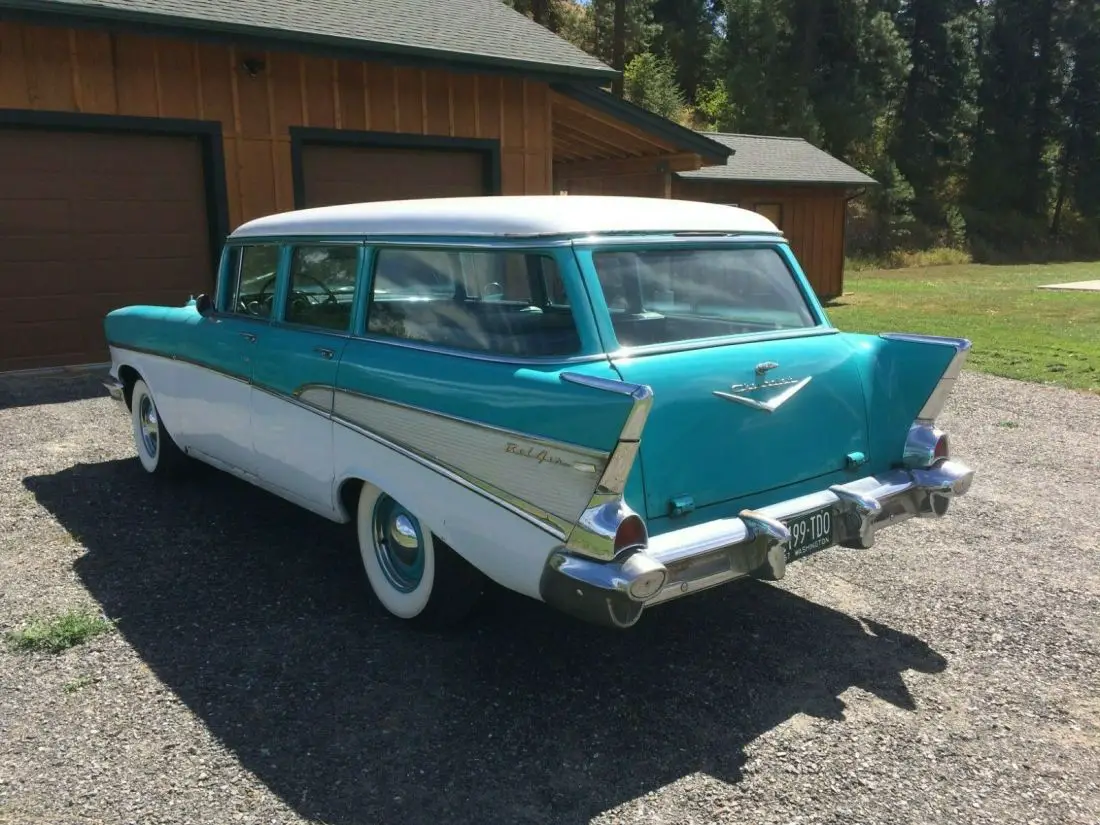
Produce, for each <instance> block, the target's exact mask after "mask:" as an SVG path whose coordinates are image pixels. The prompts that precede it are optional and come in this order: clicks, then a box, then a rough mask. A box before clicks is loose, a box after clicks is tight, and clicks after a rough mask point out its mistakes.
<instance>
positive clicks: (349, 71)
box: [276, 60, 368, 134]
mask: <svg viewBox="0 0 1100 825" xmlns="http://www.w3.org/2000/svg"><path fill="white" fill-rule="evenodd" d="M336 89H337V92H338V93H339V97H340V128H341V129H356V130H360V131H366V130H367V128H368V126H367V101H366V98H365V97H364V95H363V64H362V63H358V62H355V61H352V60H341V61H339V62H338V63H337V64H336ZM276 134H278V133H276Z"/></svg>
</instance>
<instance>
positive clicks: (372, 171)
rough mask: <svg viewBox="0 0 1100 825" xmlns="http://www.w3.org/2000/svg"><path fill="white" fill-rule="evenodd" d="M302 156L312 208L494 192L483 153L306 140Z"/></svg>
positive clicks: (307, 194) (305, 186)
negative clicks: (329, 144) (491, 188)
mask: <svg viewBox="0 0 1100 825" xmlns="http://www.w3.org/2000/svg"><path fill="white" fill-rule="evenodd" d="M301 158H302V160H301V163H302V182H303V184H304V189H305V192H304V196H305V205H306V206H330V205H332V204H337V203H360V202H363V201H384V200H403V199H406V198H445V197H458V196H463V195H485V194H488V192H487V191H486V186H485V183H486V164H487V163H488V158H487V156H486V155H485V153H483V152H468V151H455V150H439V149H380V148H375V147H360V146H322V145H309V144H306V145H305V146H303V148H302V155H301Z"/></svg>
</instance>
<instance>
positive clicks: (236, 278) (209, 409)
mask: <svg viewBox="0 0 1100 825" xmlns="http://www.w3.org/2000/svg"><path fill="white" fill-rule="evenodd" d="M279 256H280V247H279V246H278V245H277V244H254V245H247V246H233V247H230V248H228V249H227V251H226V256H225V265H224V268H223V276H222V287H221V290H220V292H221V296H220V300H219V301H218V307H217V311H216V312H214V313H211V314H209V315H206V316H205V317H200V318H199V320H198V322H197V323H196V325H195V334H194V335H193V337H192V339H191V347H190V351H189V352H188V353H186V354H185V355H186V357H187V360H188V361H189V362H190V363H189V364H188V369H186V371H185V372H183V373H181V375H185V376H186V378H185V379H183V380H179V381H176V382H174V383H175V386H174V387H172V389H171V390H170V391H171V392H172V393H173V394H175V395H176V396H177V397H176V398H175V399H174V401H175V403H176V405H177V407H178V409H179V416H178V418H179V421H180V430H181V432H180V433H179V441H180V443H181V446H183V447H185V448H186V449H188V450H189V451H192V452H196V451H197V452H199V453H202V455H203V456H205V457H206V458H209V459H213V460H214V462H215V463H219V464H224V465H226V467H227V469H230V470H235V471H238V472H240V473H245V474H248V473H251V472H252V470H253V467H254V461H253V449H252V428H251V382H252V377H253V368H254V357H255V353H256V351H257V349H258V348H262V347H263V346H265V345H266V338H267V337H268V333H269V331H270V329H271V325H270V321H271V315H272V311H273V308H274V305H275V300H274V299H275V297H276V292H275V290H276V283H277V274H278V267H279Z"/></svg>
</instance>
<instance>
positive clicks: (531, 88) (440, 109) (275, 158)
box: [0, 22, 646, 226]
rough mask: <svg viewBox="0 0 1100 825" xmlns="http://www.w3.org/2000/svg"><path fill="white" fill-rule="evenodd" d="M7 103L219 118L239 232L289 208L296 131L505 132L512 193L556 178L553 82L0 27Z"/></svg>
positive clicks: (0, 74)
mask: <svg viewBox="0 0 1100 825" xmlns="http://www.w3.org/2000/svg"><path fill="white" fill-rule="evenodd" d="M246 58H253V59H258V60H262V61H263V63H264V68H263V70H262V71H261V72H260V73H259V74H258V75H257V76H256V77H251V76H249V74H248V72H247V71H245V70H244V69H243V67H242V61H243V60H245V59H246ZM0 107H4V108H19V109H27V108H37V109H44V110H53V111H72V112H76V111H82V112H93V113H102V114H119V115H128V116H137V117H158V116H161V117H171V118H184V119H200V120H213V121H218V122H220V123H221V126H222V134H223V137H224V146H223V152H224V157H225V175H226V188H227V194H228V200H229V219H230V223H231V225H232V226H236V225H239V224H240V223H242V222H243V221H245V220H248V219H250V218H253V217H256V216H258V215H261V214H265V213H268V212H274V211H277V210H284V209H289V208H291V207H292V206H293V187H292V173H291V168H292V167H291V156H290V129H291V128H292V127H295V126H311V127H319V128H330V129H332V128H342V129H352V130H369V131H382V132H397V131H400V132H408V133H414V134H422V133H423V134H430V135H440V136H454V137H459V138H478V137H480V138H490V139H498V140H500V141H501V185H502V190H503V191H504V192H505V193H509V194H518V193H524V192H527V193H538V194H542V193H548V192H550V191H551V187H552V183H553V181H552V174H553V166H552V164H553V157H552V145H553V140H552V122H551V117H550V94H549V88H548V87H547V86H546V85H545V84H543V83H536V82H533V81H524V80H522V79H519V78H505V79H502V78H500V77H496V76H488V75H476V74H465V73H463V74H451V73H449V72H446V71H444V70H440V69H423V70H422V69H418V68H406V67H401V68H397V69H395V68H394V67H392V66H388V65H385V64H378V63H363V62H359V61H355V60H339V61H336V60H333V59H329V58H323V57H314V56H304V55H295V54H287V53H282V52H273V53H267V54H263V53H258V52H253V51H251V50H241V49H237V48H234V47H231V46H221V45H213V44H198V43H192V42H189V41H186V40H175V39H166V38H159V37H146V36H140V35H132V34H116V33H108V32H103V31H94V30H70V29H64V28H60V27H43V26H27V25H23V24H18V23H10V22H0ZM635 184H638V182H635ZM635 184H632V186H633V185H635ZM593 185H594V186H595V185H596V184H593ZM600 185H601V186H602V184H600ZM637 188H646V187H645V186H640V185H638V186H637Z"/></svg>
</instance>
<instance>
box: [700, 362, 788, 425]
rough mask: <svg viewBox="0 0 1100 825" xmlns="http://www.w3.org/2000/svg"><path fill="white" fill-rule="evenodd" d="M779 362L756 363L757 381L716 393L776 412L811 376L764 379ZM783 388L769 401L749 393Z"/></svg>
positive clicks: (738, 401)
mask: <svg viewBox="0 0 1100 825" xmlns="http://www.w3.org/2000/svg"><path fill="white" fill-rule="evenodd" d="M778 366H779V364H777V363H775V362H774V361H765V362H764V363H762V364H757V365H756V370H755V372H756V383H754V384H734V385H733V386H731V387H730V388H729V392H723V391H721V390H715V391H714V394H715V395H717V396H718V397H719V398H725V399H726V400H727V401H736V402H737V403H738V404H744V405H745V406H746V407H752V408H753V409H754V410H763V411H764V412H775V411H776V410H777V409H779V407H780V406H781V405H782V404H783V403H785V402H786V401H788V400H790V399H791V398H792V397H793V396H794V394H795V393H797V392H798V391H799V390H800V389H802V388H803V387H805V386H806V385H807V384H809V383H810V378H802V379H798V378H776V379H775V380H772V381H764V380H763V378H764V375H765V374H766V373H767V372H768V371H769V370H773V369H775V368H776V367H778ZM778 389H782V390H783V391H782V392H780V393H779V394H778V395H774V396H772V397H771V398H770V399H769V400H767V401H758V400H757V399H755V398H749V397H748V394H749V393H758V392H763V391H765V390H778Z"/></svg>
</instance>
